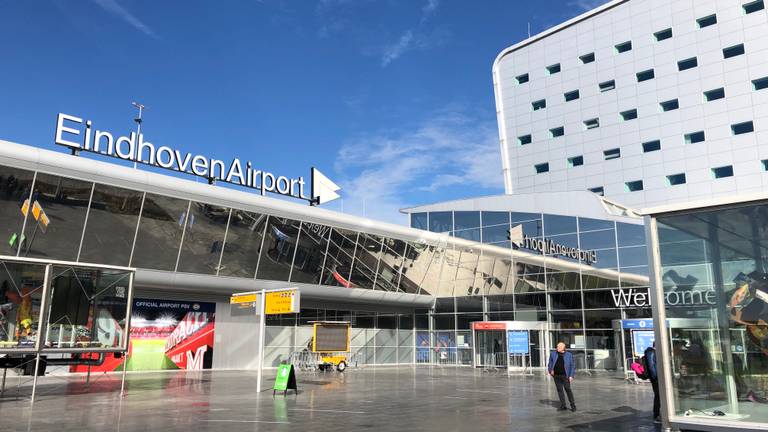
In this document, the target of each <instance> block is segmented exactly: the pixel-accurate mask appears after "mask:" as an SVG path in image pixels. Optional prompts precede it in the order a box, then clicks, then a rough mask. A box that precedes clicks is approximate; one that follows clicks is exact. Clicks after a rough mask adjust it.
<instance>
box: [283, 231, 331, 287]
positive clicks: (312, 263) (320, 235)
mask: <svg viewBox="0 0 768 432" xmlns="http://www.w3.org/2000/svg"><path fill="white" fill-rule="evenodd" d="M330 235H331V227H329V226H327V225H320V224H316V223H312V222H302V224H301V234H300V235H299V243H298V246H297V249H296V258H295V259H294V262H293V272H291V281H293V282H303V283H311V284H318V283H320V277H321V276H322V274H323V262H324V261H325V251H326V249H327V248H328V237H329V236H330Z"/></svg>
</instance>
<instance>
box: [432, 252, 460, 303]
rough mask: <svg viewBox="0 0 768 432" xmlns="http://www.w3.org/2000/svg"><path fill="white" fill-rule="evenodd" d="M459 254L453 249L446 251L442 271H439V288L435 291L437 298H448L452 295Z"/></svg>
mask: <svg viewBox="0 0 768 432" xmlns="http://www.w3.org/2000/svg"><path fill="white" fill-rule="evenodd" d="M460 255H461V252H459V251H457V250H455V249H446V250H445V258H444V259H443V266H442V270H441V271H440V286H439V287H438V290H437V296H438V297H449V296H452V295H453V287H454V284H455V282H456V273H457V271H458V268H459V256H460Z"/></svg>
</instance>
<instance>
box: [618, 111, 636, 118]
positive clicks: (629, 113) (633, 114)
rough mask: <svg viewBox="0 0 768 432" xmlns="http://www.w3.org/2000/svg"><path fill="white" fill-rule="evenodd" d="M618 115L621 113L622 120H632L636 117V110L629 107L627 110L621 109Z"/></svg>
mask: <svg viewBox="0 0 768 432" xmlns="http://www.w3.org/2000/svg"><path fill="white" fill-rule="evenodd" d="M620 115H621V119H622V120H624V121H627V120H634V119H636V118H637V110H636V109H631V110H627V111H622V112H621V114H620Z"/></svg>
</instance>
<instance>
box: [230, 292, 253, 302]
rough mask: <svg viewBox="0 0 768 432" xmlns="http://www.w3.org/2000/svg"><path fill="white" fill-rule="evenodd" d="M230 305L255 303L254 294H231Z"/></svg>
mask: <svg viewBox="0 0 768 432" xmlns="http://www.w3.org/2000/svg"><path fill="white" fill-rule="evenodd" d="M229 303H230V304H245V303H256V293H243V294H233V295H232V297H230V298H229Z"/></svg>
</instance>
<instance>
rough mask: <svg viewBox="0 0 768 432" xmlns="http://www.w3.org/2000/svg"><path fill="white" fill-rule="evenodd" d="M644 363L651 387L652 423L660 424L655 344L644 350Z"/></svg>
mask: <svg viewBox="0 0 768 432" xmlns="http://www.w3.org/2000/svg"><path fill="white" fill-rule="evenodd" d="M644 355H645V363H646V364H647V365H648V379H649V380H650V381H651V387H653V421H654V422H656V423H659V422H661V416H660V413H659V408H660V407H661V404H660V403H659V374H658V370H657V369H656V342H654V343H653V346H650V347H648V348H646V349H645V353H644Z"/></svg>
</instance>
